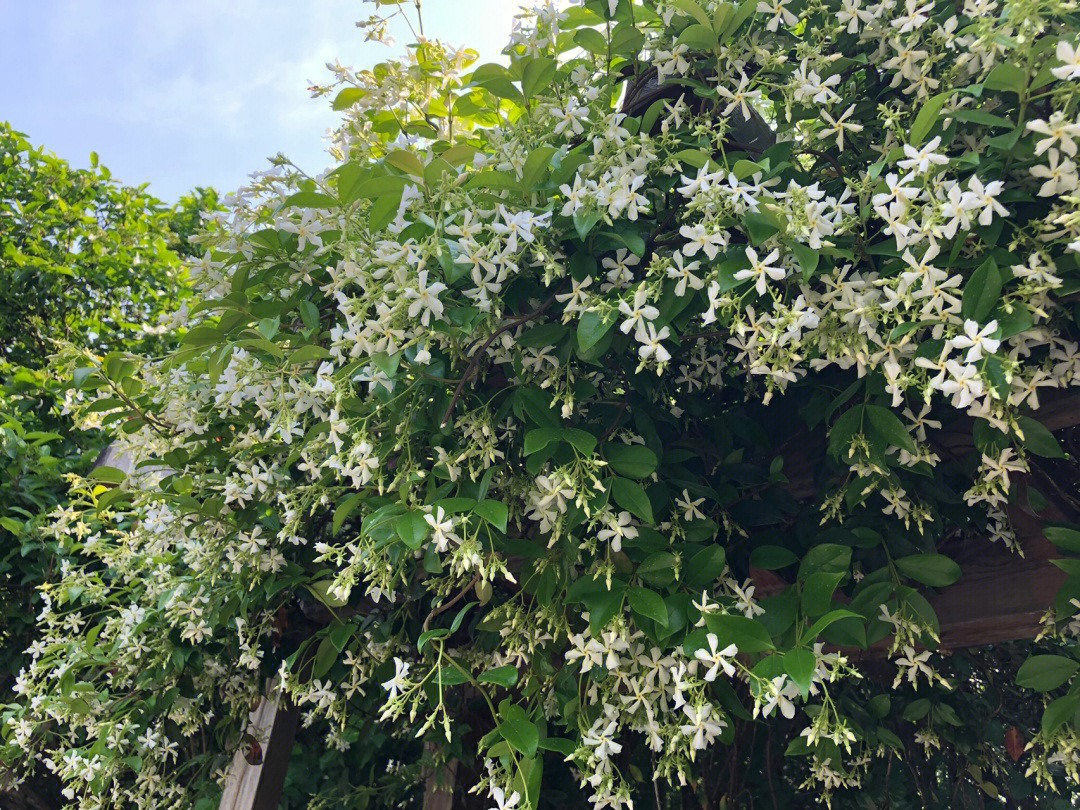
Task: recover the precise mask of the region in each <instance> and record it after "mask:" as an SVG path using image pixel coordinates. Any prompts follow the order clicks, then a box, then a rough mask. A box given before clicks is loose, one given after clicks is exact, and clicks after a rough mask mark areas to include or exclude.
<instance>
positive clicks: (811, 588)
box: [802, 571, 847, 616]
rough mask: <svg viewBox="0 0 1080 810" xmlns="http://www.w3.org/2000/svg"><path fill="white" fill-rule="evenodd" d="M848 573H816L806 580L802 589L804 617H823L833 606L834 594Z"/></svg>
mask: <svg viewBox="0 0 1080 810" xmlns="http://www.w3.org/2000/svg"><path fill="white" fill-rule="evenodd" d="M846 576H847V574H846V573H830V572H826V571H815V572H814V573H812V574H811V575H810V576H808V577H807V578H806V582H804V583H803V589H802V612H803V615H804V616H821V615H823V614H825V613H827V612H828V611H829V608H830V607H831V605H832V596H833V592H834V591H836V588H837V587H838V586H839V585H840V581H841V580H842V579H843V578H844V577H846Z"/></svg>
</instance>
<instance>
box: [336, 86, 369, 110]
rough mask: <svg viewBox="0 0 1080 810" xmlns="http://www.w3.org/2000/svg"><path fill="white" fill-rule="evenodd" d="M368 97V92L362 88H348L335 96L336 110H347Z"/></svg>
mask: <svg viewBox="0 0 1080 810" xmlns="http://www.w3.org/2000/svg"><path fill="white" fill-rule="evenodd" d="M366 95H367V90H365V89H363V88H362V87H346V88H345V89H344V90H342V91H341V92H340V93H338V94H337V95H336V96H334V104H333V107H334V110H335V111H338V110H346V109H348V108H349V107H351V106H352V105H353V104H355V103H356V102H358V101H360V100H361V99H363V98H364V96H366Z"/></svg>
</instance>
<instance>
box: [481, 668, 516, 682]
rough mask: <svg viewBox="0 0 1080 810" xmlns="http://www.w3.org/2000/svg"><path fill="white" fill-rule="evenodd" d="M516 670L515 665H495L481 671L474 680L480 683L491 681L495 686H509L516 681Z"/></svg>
mask: <svg viewBox="0 0 1080 810" xmlns="http://www.w3.org/2000/svg"><path fill="white" fill-rule="evenodd" d="M517 679H518V671H517V667H515V666H512V665H510V664H507V665H506V666H502V667H495V669H489V670H487V671H486V672H481V673H480V674H479V675H478V676H477V678H476V680H478V681H479V682H480V683H493V684H496V685H497V686H506V687H510V686H513V685H514V684H515V683H517Z"/></svg>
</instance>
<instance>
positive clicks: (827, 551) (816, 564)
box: [799, 543, 851, 580]
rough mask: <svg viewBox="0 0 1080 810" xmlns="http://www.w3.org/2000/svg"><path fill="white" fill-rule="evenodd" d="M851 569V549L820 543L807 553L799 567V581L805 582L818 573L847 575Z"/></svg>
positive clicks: (834, 544) (835, 544)
mask: <svg viewBox="0 0 1080 810" xmlns="http://www.w3.org/2000/svg"><path fill="white" fill-rule="evenodd" d="M850 567H851V547H850V546H842V545H839V544H837V543H819V544H818V545H816V546H814V547H813V548H811V549H810V550H809V551H808V552H806V556H805V557H803V561H802V564H801V565H800V566H799V579H800V580H805V579H806V578H807V577H809V576H810V575H811V574H813V573H814V572H816V571H824V572H826V573H832V574H846V573H847V572H848V568H850Z"/></svg>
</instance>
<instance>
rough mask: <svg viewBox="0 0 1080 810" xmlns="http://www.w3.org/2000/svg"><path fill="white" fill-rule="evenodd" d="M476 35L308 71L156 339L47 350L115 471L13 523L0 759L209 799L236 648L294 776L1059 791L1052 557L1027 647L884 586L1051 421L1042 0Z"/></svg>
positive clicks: (594, 792)
mask: <svg viewBox="0 0 1080 810" xmlns="http://www.w3.org/2000/svg"><path fill="white" fill-rule="evenodd" d="M370 30H371V31H372V35H373V36H379V34H380V31H381V30H382V27H381V25H380V24H379V23H378V21H372V23H371V29H370ZM507 54H508V55H509V67H502V66H499V65H495V64H488V65H481V66H479V67H476V66H474V65H473V62H474V60H475V55H474V54H473V53H471V52H469V51H466V50H460V51H458V50H454V49H452V48H449V47H447V46H445V45H443V44H441V43H439V42H437V41H434V40H428V39H426V38H424V37H422V36H417V37H416V42H415V43H414V44H412V45H410V46H409V49H408V57H407V59H405V60H404V61H401V62H386V63H383V64H380V65H377V66H376V67H375V68H374V69H372V70H369V71H352V70H349V69H346V68H344V67H340V66H335V67H334V74H335V75H334V83H333V86H331V87H327V88H322V89H321V90H319V92H320V93H321V94H327V95H330V94H333V98H334V101H333V103H334V106H335V108H336V109H339V110H341V111H342V112H343V114H344V121H343V124H342V126H341V127H340V129H339V130H338V131H337V133H336V138H335V141H334V144H333V153H334V155H335V157H336V159H337V164H336V165H335V167H334V168H333V169H332V171H329V172H327V173H325V174H323V175H320V176H318V177H307V176H305V175H304V174H303V173H302V172H300V171H299V170H297V169H296V168H295V167H293V166H292V165H291V164H289V163H288V162H287V161H285V160H284V159H282V160H279V161H278V162H277V164H276V165H275V167H274V168H273V169H272V170H270V171H268V172H265V173H263V174H261V175H259V176H257V177H256V178H255V179H254V180H253V182H252V184H251V185H250V186H248V187H246V188H244V189H241V190H240V192H239V193H238V194H237V195H236V196H235V197H234V198H233V199H232V204H231V208H230V210H229V212H228V215H227V216H226V217H222V218H221V224H222V228H221V229H220V230H219V231H218V232H216V233H214V234H212V235H210V236H209V237H207V242H206V244H207V247H208V250H207V252H206V253H205V255H203V256H202V257H201V258H200V259H199V260H198V261H197V262H196V263H195V264H194V265H193V267H192V272H193V274H194V275H195V276H196V283H197V285H198V294H197V303H195V304H194V305H193V306H191V307H190V309H188V310H186V311H185V312H184V313H183V317H184V323H183V324H181V325H178V328H179V329H180V330H181V331H182V332H183V340H182V344H181V346H180V347H179V349H178V350H177V351H176V352H174V353H172V354H171V355H170V356H168V357H167V358H165V359H164V360H146V359H143V358H140V357H137V356H134V355H133V354H129V353H124V352H113V353H110V354H108V355H106V356H105V357H104V358H103V359H100V360H99V359H98V358H96V357H94V356H93V355H91V354H89V353H84V354H82V355H74V354H73V355H71V356H70V357H69V364H70V365H69V367H70V370H71V372H72V379H73V383H72V388H71V391H70V406H71V407H72V408H74V409H76V410H78V411H79V412H80V413H81V414H82V417H83V419H84V420H85V425H86V426H87V427H90V426H93V425H95V424H99V423H100V424H101V425H102V426H103V427H112V428H115V427H119V430H112V431H111V432H112V435H115V436H116V439H117V440H118V441H119V442H121V443H122V444H123V446H124V447H125V448H126V450H127V452H128V453H129V454H130V455H131V457H132V458H133V459H134V461H135V462H136V463H137V466H135V467H134V469H133V471H132V472H131V473H130V474H127V475H125V474H124V473H122V472H121V471H119V470H115V469H108V468H105V469H99V470H97V471H95V473H94V474H93V475H90V476H88V477H87V478H85V479H83V480H81V481H80V482H78V484H77V486H76V489H75V495H74V497H75V503H74V505H73V507H72V508H71V509H69V510H66V511H65V512H63V513H62V514H60V515H59V516H58V517H57V520H56V521H55V522H54V524H53V525H52V527H51V532H52V533H53V536H54V537H56V538H57V539H58V540H60V541H62V542H63V543H65V544H67V545H68V547H70V548H71V550H72V552H73V553H76V554H77V555H78V557H77V558H76V559H75V560H73V561H72V564H71V565H70V566H69V567H67V568H66V569H65V570H64V571H63V572H62V576H58V577H57V578H55V579H54V580H53V581H52V582H51V583H50V584H49V585H48V586H47V587H46V588H45V589H44V591H43V593H44V596H45V599H46V606H45V608H44V610H42V611H41V613H40V615H39V617H38V621H39V625H40V631H41V638H40V639H39V640H37V641H36V642H35V643H34V646H33V648H32V649H31V651H30V654H31V657H32V659H33V660H32V662H31V663H30V664H29V665H28V666H27V667H26V669H25V671H24V672H23V673H22V674H21V675H20V678H19V681H18V691H19V693H20V695H21V699H20V700H19V701H18V702H17V703H16V704H14V705H12V706H11V707H9V708H8V709H7V710H6V712H5V714H4V725H3V728H2V732H0V733H2V734H3V735H4V736H3V739H4V743H5V744H4V748H3V749H0V750H2V751H3V756H4V758H5V760H6V761H7V762H9V763H17V762H18V763H20V764H21V766H22V767H23V769H25V770H34V769H47V770H49V771H52V772H54V773H56V774H57V775H58V776H59V777H60V778H61V779H63V780H64V782H65V784H66V795H67V796H68V798H69V799H70V800H71V801H72V802H73V804H77V805H78V806H79V807H83V808H97V807H103V806H121V805H122V806H135V807H165V806H186V805H188V804H191V803H194V804H195V805H196V806H200V807H210V806H212V805H213V802H214V801H216V793H217V785H218V784H220V782H221V780H222V779H223V775H224V769H225V766H226V765H227V763H228V761H229V758H230V756H231V755H232V752H233V751H235V750H236V749H237V748H239V747H241V746H250V740H248V739H246V738H245V737H244V735H243V731H244V721H245V718H246V716H247V713H248V710H249V708H250V706H251V704H252V701H253V700H254V699H255V698H256V697H257V696H258V695H259V694H261V693H263V691H264V688H265V684H266V681H267V680H268V679H269V678H271V677H276V678H277V682H278V684H279V685H280V687H281V688H282V689H283V690H284V692H286V693H287V695H288V696H290V698H291V699H292V700H294V701H295V702H296V703H297V704H298V705H299V706H300V707H301V708H302V710H303V711H304V713H305V714H304V726H305V731H304V732H303V734H304V735H305V737H304V739H305V740H306V741H307V745H306V746H305V747H304V748H303V749H302V750H301V751H300V752H299V754H298V756H302V757H303V760H302V762H303V764H304V766H305V768H304V770H303V772H302V773H301V774H299V775H298V776H297V777H296V778H295V780H294V783H293V786H292V788H291V790H293V791H294V793H293V794H291V795H292V796H293V798H294V799H295V798H296V797H299V796H300V795H301V794H302V793H303V792H305V791H307V792H309V793H311V794H314V799H313V801H314V804H315V806H333V807H365V806H402V805H409V806H418V805H419V803H420V801H421V798H422V795H423V792H424V790H425V781H424V780H425V778H428V779H429V781H430V782H431V783H433V784H434V783H439V782H441V783H442V784H444V785H446V786H447V787H448V788H449V789H451V790H453V791H454V801H455V802H456V803H459V804H460V805H462V806H476V807H485V808H486V807H492V806H495V807H497V808H499V810H509V808H516V807H526V806H527V807H539V806H545V807H546V806H560V805H567V804H568V805H571V806H584V805H590V804H591V806H593V807H594V808H603V807H622V806H627V807H629V806H631V805H632V804H633V803H634V802H636V803H637V804H638V806H639V807H640V806H642V802H646V803H648V804H650V805H651V804H654V803H655V804H656V805H657V807H658V810H663V808H671V807H681V806H685V805H684V804H683V803H685V802H690V803H691V804H693V803H699V804H700V805H701V806H703V807H713V806H727V807H736V806H750V805H754V806H770V802H771V806H779V805H778V802H780V801H783V802H785V803H791V802H795V803H800V802H801V803H806V801H807V798H808V797H815V798H818V799H822V800H824V801H828V802H831V803H832V804H833V806H838V807H839V806H845V807H848V806H850V807H897V808H899V807H918V806H922V807H928V806H951V805H953V806H955V805H961V804H963V805H972V806H974V805H976V804H980V803H981V802H982V801H984V798H985V797H987V796H989V797H998V796H1002V797H1006V798H1005V799H1003V800H1004V801H1012V802H1018V801H1037V802H1038V803H1039V806H1044V807H1049V806H1053V803H1054V802H1058V803H1060V804H1061V806H1067V805H1068V801H1069V799H1068V798H1067V796H1068V794H1071V793H1074V792H1075V785H1076V781H1077V777H1078V776H1080V770H1078V769H1080V721H1078V719H1077V715H1078V712H1077V709H1078V708H1080V680H1078V679H1077V678H1076V677H1075V675H1076V672H1077V670H1078V669H1080V664H1078V661H1077V656H1076V654H1075V647H1074V643H1073V640H1074V637H1075V634H1076V632H1077V631H1078V630H1080V624H1078V623H1076V622H1073V621H1072V619H1073V613H1074V610H1075V604H1073V603H1071V602H1070V597H1071V596H1075V595H1080V588H1078V587H1077V582H1078V580H1077V579H1075V578H1072V579H1070V580H1069V583H1068V584H1067V586H1066V588H1065V589H1064V590H1063V592H1062V595H1061V596H1060V597H1059V599H1058V602H1057V606H1056V609H1055V610H1054V611H1052V612H1051V613H1050V614H1049V615H1048V616H1047V618H1046V625H1045V627H1046V630H1045V633H1044V636H1043V639H1042V640H1041V641H1040V642H1039V643H1038V644H1037V645H1035V648H1034V652H1035V653H1037V654H1035V655H1033V656H1031V657H1030V658H1028V657H1026V656H1025V655H1023V654H1021V653H1020V651H1019V648H1014V647H1007V648H1005V647H1003V648H998V649H990V650H981V651H979V650H977V651H973V652H971V653H970V654H965V655H953V656H950V657H947V658H945V657H940V656H938V655H936V654H935V652H934V651H935V649H936V648H937V645H938V630H939V624H938V618H937V617H936V616H935V614H934V611H933V608H932V607H931V606H930V603H929V601H928V600H927V599H926V597H925V593H926V592H927V590H928V589H933V588H940V587H946V586H948V585H951V584H952V583H954V582H956V581H957V580H958V579H959V578H960V577H962V576H963V572H962V571H961V569H960V567H959V566H958V565H957V563H956V562H954V561H953V560H952V559H950V558H949V557H948V556H946V555H944V554H941V553H939V548H938V546H939V544H940V543H941V542H942V541H943V539H944V538H946V537H953V536H956V535H958V534H959V535H966V536H968V537H969V538H970V540H971V542H976V543H990V542H997V543H1003V544H1008V545H1009V546H1010V547H1012V548H1014V549H1015V550H1016V553H1018V554H1019V553H1022V551H1023V549H1022V546H1021V543H1020V542H1019V541H1018V539H1017V536H1016V534H1015V532H1014V531H1013V528H1012V526H1011V520H1010V514H1009V504H1010V501H1012V502H1016V501H1018V499H1019V497H1020V492H1019V485H1018V482H1020V481H1021V480H1022V479H1024V477H1025V473H1026V472H1027V471H1028V469H1029V467H1030V466H1031V464H1032V463H1033V459H1035V458H1036V457H1039V456H1044V457H1057V456H1061V455H1062V450H1061V448H1060V446H1059V444H1058V441H1057V439H1056V438H1055V437H1054V435H1053V434H1051V433H1050V431H1048V430H1047V429H1046V428H1045V427H1044V426H1043V425H1042V424H1040V422H1039V421H1037V416H1038V407H1039V404H1040V402H1039V400H1040V397H1042V398H1045V397H1047V396H1048V395H1050V394H1051V393H1052V389H1064V388H1068V387H1070V386H1075V385H1076V384H1077V381H1078V379H1080V355H1078V352H1077V343H1076V340H1077V325H1076V322H1075V319H1076V316H1077V312H1076V310H1075V309H1074V308H1073V307H1072V306H1071V305H1070V303H1069V296H1071V295H1072V294H1073V293H1075V292H1076V291H1077V290H1078V289H1080V266H1078V264H1077V259H1076V257H1077V251H1078V250H1080V210H1078V208H1077V202H1078V197H1077V196H1076V191H1077V187H1078V186H1080V179H1078V176H1077V171H1076V166H1075V163H1074V161H1073V158H1074V157H1075V154H1076V151H1077V150H1076V139H1077V138H1080V120H1078V119H1077V106H1078V100H1080V95H1078V92H1077V84H1076V80H1077V79H1080V50H1078V49H1077V26H1076V18H1075V16H1074V11H1073V8H1072V6H1071V5H1068V4H1064V3H1059V2H1054V1H1052V0H966V2H964V3H953V2H938V3H935V2H927V3H925V4H920V3H918V2H913V1H912V0H909V2H907V3H904V4H900V3H897V2H894V1H893V0H883V2H880V3H872V4H866V3H864V2H863V1H862V0H773V2H772V3H769V2H757V0H746V2H743V3H741V4H739V5H732V4H730V3H726V2H716V1H715V0H670V2H663V3H659V4H657V3H655V2H653V1H652V0H644V1H643V2H633V3H632V2H630V0H610V2H608V1H607V0H604V2H596V0H589V1H588V2H586V3H584V5H583V6H578V7H574V8H571V9H568V10H560V9H558V8H557V7H555V5H554V4H549V5H545V6H542V7H540V8H538V9H536V10H535V11H534V12H532V13H529V14H526V15H525V16H523V17H522V18H521V20H520V25H519V26H518V28H517V29H516V30H515V34H514V38H513V41H512V43H511V45H510V46H509V48H508V49H507ZM657 80H659V82H660V84H659V87H658V88H657ZM643 88H645V90H646V91H648V92H651V91H649V90H648V89H649V88H652V89H653V90H659V95H660V96H662V97H658V98H657V100H656V101H654V102H652V103H643V104H634V103H628V101H627V99H630V100H632V99H636V98H640V97H642V95H644V96H645V97H648V92H644V93H643V90H642V89H643ZM670 90H674V92H673V93H672V92H668V91H670ZM654 97H655V96H654ZM755 123H756V124H760V125H761V126H757V127H755V126H751V124H755ZM763 130H764V131H765V133H766V136H767V137H762V136H761V132H762V131H763ZM750 132H756V133H757V134H754V135H753V136H752V137H751V136H750V135H748V134H746V133H750ZM957 424H961V425H966V426H967V427H966V428H965V429H966V430H967V431H969V433H970V434H971V437H972V438H971V443H970V448H969V449H964V448H963V446H960V449H959V450H957V445H955V444H953V445H950V446H949V447H945V446H944V445H943V444H942V443H941V442H940V437H941V436H942V435H944V433H945V430H946V428H943V425H945V426H946V427H948V426H950V425H953V426H955V425H957ZM972 426H973V427H972ZM819 437H820V440H818V439H819ZM1023 497H1024V498H1025V499H1026V502H1027V507H1028V508H1030V509H1034V510H1038V509H1040V508H1041V505H1042V504H1043V503H1045V499H1043V498H1042V497H1041V496H1040V495H1039V493H1037V492H1036V491H1035V489H1034V488H1033V487H1027V488H1026V489H1025V491H1024V493H1023ZM1047 534H1048V536H1050V537H1051V539H1052V540H1054V542H1056V543H1059V544H1060V545H1061V546H1062V547H1063V550H1064V551H1066V552H1067V551H1078V550H1080V529H1078V528H1077V527H1076V526H1069V525H1058V526H1055V527H1053V531H1052V532H1050V531H1048V532H1047ZM751 565H753V566H756V567H757V568H762V569H772V570H774V571H776V572H777V574H778V575H779V576H780V577H782V579H783V581H784V582H786V583H788V584H787V587H786V588H785V589H783V590H782V591H781V592H780V593H778V594H776V595H774V596H770V597H769V598H758V596H759V595H758V594H757V593H756V591H755V586H754V584H753V583H752V582H751V581H750V580H749V579H748V573H749V569H750V567H751ZM1062 565H1063V567H1064V568H1065V569H1066V570H1067V571H1068V572H1070V573H1074V574H1075V573H1076V563H1075V561H1074V560H1065V561H1063V564H1062ZM875 644H878V645H879V646H883V647H884V648H885V649H886V650H887V652H888V656H889V658H888V662H887V663H886V662H883V661H874V660H872V659H870V660H862V658H861V657H856V656H855V655H854V653H857V652H859V651H860V650H861V649H863V648H866V647H868V646H872V645H875ZM827 645H828V646H827ZM1015 684H1018V686H1017V685H1015ZM1044 705H1045V706H1046V711H1045V712H1043V711H1042V708H1043V707H1044ZM1025 745H1026V749H1027V750H1026V751H1025V750H1024V749H1025ZM785 755H786V756H785ZM1014 757H1016V758H1018V757H1023V759H1021V760H1020V763H1019V765H1014ZM328 773H330V774H332V775H333V776H332V778H330V777H328V776H327V774H328ZM1055 790H1064V791H1065V794H1066V797H1063V798H1055V794H1054V791H1055ZM800 796H802V797H804V798H798V797H800Z"/></svg>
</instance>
